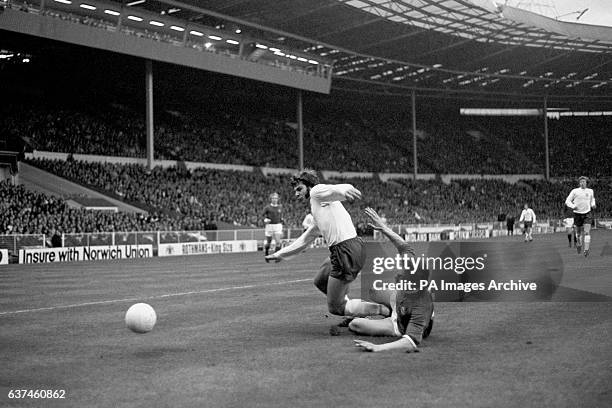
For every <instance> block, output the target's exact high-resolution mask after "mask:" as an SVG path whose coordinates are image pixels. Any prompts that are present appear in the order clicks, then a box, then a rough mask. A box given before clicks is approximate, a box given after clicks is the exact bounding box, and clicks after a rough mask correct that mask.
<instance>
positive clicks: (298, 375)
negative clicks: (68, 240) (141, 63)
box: [0, 231, 612, 407]
mask: <svg viewBox="0 0 612 408" xmlns="http://www.w3.org/2000/svg"><path fill="white" fill-rule="evenodd" d="M503 240H520V237H514V238H503ZM610 243H612V233H611V232H605V231H595V232H594V233H593V245H592V250H591V256H590V257H589V258H587V259H585V258H584V257H582V256H578V255H577V254H576V252H575V250H573V249H569V248H567V240H566V238H565V235H564V234H555V235H549V236H536V237H535V241H534V242H532V243H530V244H526V245H532V246H535V247H536V248H541V249H542V250H543V251H546V250H549V249H551V248H558V249H559V252H560V254H561V255H562V258H563V262H564V275H563V280H562V282H561V285H562V288H560V289H562V290H563V291H560V292H559V293H561V294H563V293H571V294H572V296H571V297H568V299H570V298H571V299H574V300H576V299H578V300H581V301H565V300H564V299H563V296H560V298H559V299H558V300H557V301H553V302H520V303H519V302H505V303H491V302H447V303H442V302H438V303H436V320H435V326H434V329H433V332H432V335H431V337H430V338H428V339H427V340H426V341H425V342H424V344H423V346H422V347H421V351H420V352H419V353H412V354H405V353H400V352H388V353H366V352H362V351H360V350H358V349H357V348H355V347H353V345H352V344H353V341H352V340H353V339H354V338H366V337H357V336H354V335H352V334H350V333H348V332H343V333H342V334H341V335H340V336H330V335H329V328H330V326H331V325H333V324H336V323H338V322H339V321H340V319H339V318H337V317H327V316H326V315H327V313H326V306H325V298H324V297H323V295H322V294H320V293H318V292H317V290H316V289H315V288H314V286H313V285H312V278H313V277H314V271H315V270H316V269H317V268H318V266H319V264H320V263H321V262H322V260H323V259H324V258H325V256H327V252H326V250H311V251H309V252H308V253H306V254H303V255H301V256H300V257H298V258H296V259H294V260H292V261H288V262H283V263H280V264H276V265H272V264H266V263H265V262H264V261H263V256H262V255H261V253H258V254H237V255H212V256H211V255H208V256H189V257H176V258H153V259H146V260H130V261H104V262H82V263H69V264H47V265H8V266H6V265H5V266H2V267H0V293H1V295H0V345H1V354H0V358H1V364H0V406H2V407H13V406H14V407H24V406H45V407H54V406H70V407H288V406H291V407H323V406H335V407H349V406H350V407H357V406H377V407H406V406H410V407H449V406H455V407H609V406H612V383H611V382H610V379H611V378H612V340H611V338H612V336H611V335H612V317H611V316H612V302H610V300H611V298H612V255H607V254H606V251H605V248H606V247H605V245H606V244H608V245H610ZM351 293H352V294H353V295H355V296H357V295H358V294H359V285H358V282H356V285H355V287H353V288H352V290H351ZM576 293H582V294H586V296H582V297H580V296H575V294H576ZM590 300H597V301H590ZM137 302H146V303H149V304H151V305H152V306H153V307H154V308H155V310H156V312H157V315H158V322H157V325H156V327H155V328H154V329H153V331H152V332H151V333H148V334H144V335H139V334H135V333H132V332H131V331H129V330H128V329H126V328H125V325H124V322H123V318H124V314H125V311H126V310H127V309H128V307H129V306H130V305H131V304H133V303H137ZM373 340H374V341H376V342H383V341H389V340H391V339H389V338H374V339H373ZM16 389H26V390H30V389H31V390H42V389H45V390H47V389H50V390H65V392H66V393H65V399H57V400H50V399H46V400H41V399H38V400H36V399H32V398H25V399H19V400H16V399H9V398H8V393H9V391H10V390H16Z"/></svg>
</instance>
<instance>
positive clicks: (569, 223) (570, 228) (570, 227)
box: [563, 214, 576, 248]
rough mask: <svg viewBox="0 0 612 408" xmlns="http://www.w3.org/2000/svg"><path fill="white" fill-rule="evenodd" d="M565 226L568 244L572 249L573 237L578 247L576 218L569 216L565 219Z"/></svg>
mask: <svg viewBox="0 0 612 408" xmlns="http://www.w3.org/2000/svg"><path fill="white" fill-rule="evenodd" d="M563 226H564V227H565V232H567V242H568V245H569V247H570V248H571V247H572V237H573V240H574V246H576V231H575V230H574V216H573V214H572V216H571V217H570V216H567V217H565V218H564V219H563Z"/></svg>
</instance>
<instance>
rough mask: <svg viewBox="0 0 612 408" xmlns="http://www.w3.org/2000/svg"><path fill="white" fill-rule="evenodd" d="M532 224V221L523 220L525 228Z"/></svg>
mask: <svg viewBox="0 0 612 408" xmlns="http://www.w3.org/2000/svg"><path fill="white" fill-rule="evenodd" d="M532 226H533V221H525V228H531V227H532Z"/></svg>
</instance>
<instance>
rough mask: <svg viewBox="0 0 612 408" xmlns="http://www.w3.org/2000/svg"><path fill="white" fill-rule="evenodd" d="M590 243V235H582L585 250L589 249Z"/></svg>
mask: <svg viewBox="0 0 612 408" xmlns="http://www.w3.org/2000/svg"><path fill="white" fill-rule="evenodd" d="M590 244H591V236H590V235H585V237H584V250H585V251H588V250H589V246H590Z"/></svg>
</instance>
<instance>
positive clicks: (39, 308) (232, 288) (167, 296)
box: [0, 279, 312, 316]
mask: <svg viewBox="0 0 612 408" xmlns="http://www.w3.org/2000/svg"><path fill="white" fill-rule="evenodd" d="M310 281H312V279H295V280H289V281H280V282H270V283H263V284H253V285H243V286H228V287H225V288H215V289H206V290H194V291H191V292H180V293H168V294H165V295H153V296H146V297H139V298H126V299H113V300H99V301H97V302H85V303H75V304H71V305H60V306H50V307H38V308H36V309H22V310H13V311H10V312H0V316H7V315H15V314H20V313H31V312H44V311H48V310H57V309H72V308H75V307H85V306H96V305H106V304H111V303H121V302H137V301H142V300H151V299H166V298H171V297H178V296H187V295H199V294H202V293H214V292H226V291H229V290H240V289H252V288H262V287H265V286H275V285H285V284H290V283H301V282H310Z"/></svg>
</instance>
